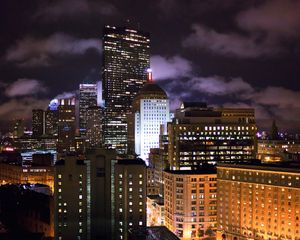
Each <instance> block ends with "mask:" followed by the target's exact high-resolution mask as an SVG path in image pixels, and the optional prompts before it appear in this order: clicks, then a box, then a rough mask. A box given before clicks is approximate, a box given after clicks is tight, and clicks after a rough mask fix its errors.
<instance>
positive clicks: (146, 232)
mask: <svg viewBox="0 0 300 240" xmlns="http://www.w3.org/2000/svg"><path fill="white" fill-rule="evenodd" d="M128 239H129V240H133V239H134V240H162V239H164V240H179V238H178V237H177V236H176V235H175V234H174V233H172V232H171V231H170V230H169V229H168V228H166V227H165V226H157V227H146V228H142V229H134V230H133V231H132V232H130V233H129V238H128Z"/></svg>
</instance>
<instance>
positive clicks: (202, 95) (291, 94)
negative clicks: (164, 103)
mask: <svg viewBox="0 0 300 240" xmlns="http://www.w3.org/2000/svg"><path fill="white" fill-rule="evenodd" d="M164 82H165V81H164V80H163V79H162V80H159V81H158V83H159V84H164ZM163 86H164V88H165V89H166V91H167V92H168V94H169V96H170V101H171V109H173V110H175V109H176V108H178V107H179V104H180V102H181V101H183V100H189V101H191V100H192V101H206V102H208V104H209V105H213V106H224V107H242V108H244V107H245V108H247V107H251V108H255V111H256V118H257V120H258V123H259V124H260V127H264V128H266V127H268V125H267V124H269V120H270V119H273V118H275V119H277V120H278V122H279V125H280V126H284V128H285V129H287V128H288V129H290V130H291V129H294V128H297V127H298V126H299V124H300V121H299V120H298V117H297V116H298V114H300V103H299V101H297V100H296V99H300V91H295V90H291V89H287V88H283V87H274V86H267V87H265V88H262V89H257V88H256V87H255V86H253V85H252V84H250V83H249V82H247V81H245V80H244V79H242V78H241V77H234V78H225V77H222V76H207V77H202V76H195V75H194V76H189V77H187V78H186V79H185V80H181V81H178V80H173V81H169V82H168V83H167V84H164V85H163ZM187 90H188V91H187ZM226 99H227V100H226ZM228 99H231V100H230V101H228ZM208 100H209V101H208ZM222 102H223V103H222ZM289 119H290V120H291V119H293V121H292V122H290V123H289V124H287V122H288V120H289Z"/></svg>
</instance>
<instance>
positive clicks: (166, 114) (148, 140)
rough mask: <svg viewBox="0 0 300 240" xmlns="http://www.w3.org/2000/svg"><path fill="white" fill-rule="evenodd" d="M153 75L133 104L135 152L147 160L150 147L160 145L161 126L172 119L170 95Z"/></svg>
mask: <svg viewBox="0 0 300 240" xmlns="http://www.w3.org/2000/svg"><path fill="white" fill-rule="evenodd" d="M151 75H152V74H151V73H149V81H148V83H146V84H145V85H144V87H143V88H142V89H141V90H140V91H139V92H138V94H137V95H136V96H135V98H134V99H133V104H132V105H133V107H132V115H133V118H134V120H133V121H132V122H133V125H134V143H135V153H136V154H137V155H139V156H140V157H141V158H142V159H143V160H145V161H146V162H148V154H149V153H150V149H151V148H158V147H159V134H160V126H161V125H162V124H165V123H167V122H168V121H170V111H169V99H168V96H167V94H166V93H165V91H164V90H163V89H161V88H160V87H159V86H158V85H157V84H155V83H154V82H153V81H152V77H151ZM128 130H130V129H128ZM128 135H130V131H128ZM132 135H133V134H132ZM128 137H129V136H128ZM129 139H132V138H130V137H129Z"/></svg>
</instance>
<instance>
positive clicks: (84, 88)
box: [79, 83, 97, 136]
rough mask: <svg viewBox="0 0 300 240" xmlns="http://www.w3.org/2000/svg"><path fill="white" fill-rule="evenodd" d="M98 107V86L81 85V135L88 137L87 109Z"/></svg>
mask: <svg viewBox="0 0 300 240" xmlns="http://www.w3.org/2000/svg"><path fill="white" fill-rule="evenodd" d="M94 106H97V84H93V83H89V84H87V83H84V84H80V85H79V128H80V133H81V135H83V136H85V135H86V124H87V116H86V113H87V109H88V108H89V107H94Z"/></svg>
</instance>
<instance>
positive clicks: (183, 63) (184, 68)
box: [151, 55, 192, 80]
mask: <svg viewBox="0 0 300 240" xmlns="http://www.w3.org/2000/svg"><path fill="white" fill-rule="evenodd" d="M151 68H152V70H153V77H154V80H163V79H175V78H180V77H184V76H189V75H190V74H191V71H192V63H191V62H190V61H189V60H187V59H185V58H182V57H180V56H172V57H163V56H160V55H154V56H152V57H151Z"/></svg>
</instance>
